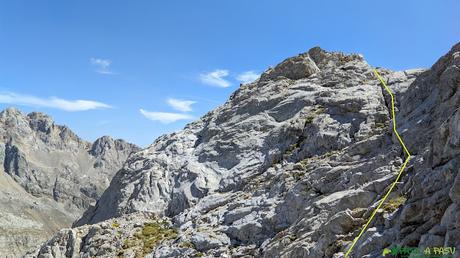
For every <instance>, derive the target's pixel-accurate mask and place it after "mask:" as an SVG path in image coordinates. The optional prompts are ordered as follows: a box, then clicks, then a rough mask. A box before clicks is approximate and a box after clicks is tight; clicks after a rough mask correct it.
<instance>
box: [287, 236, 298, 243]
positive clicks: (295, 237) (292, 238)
mask: <svg viewBox="0 0 460 258" xmlns="http://www.w3.org/2000/svg"><path fill="white" fill-rule="evenodd" d="M288 238H289V240H291V241H292V242H293V241H295V240H296V239H297V236H296V235H289V236H288Z"/></svg>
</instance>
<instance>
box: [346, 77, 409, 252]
mask: <svg viewBox="0 0 460 258" xmlns="http://www.w3.org/2000/svg"><path fill="white" fill-rule="evenodd" d="M374 73H375V75H376V76H377V78H378V79H379V80H380V82H381V83H382V84H383V86H384V87H385V90H386V91H387V92H388V94H390V96H391V117H392V119H393V131H394V132H395V134H396V137H397V138H398V140H399V143H401V145H402V147H403V149H404V151H405V153H406V160H405V161H404V163H403V165H402V167H401V169H400V170H399V173H398V176H397V177H396V180H395V181H394V182H393V183H392V184H391V187H390V189H388V191H387V193H386V194H385V196H383V198H382V200H380V203H379V205H378V206H377V207H376V208H375V210H374V211H373V212H372V215H371V217H370V218H369V220H368V221H367V223H366V224H365V225H364V227H363V229H362V230H361V232H360V233H359V235H358V236H357V237H356V238H355V239H354V240H353V243H352V244H351V246H350V248H348V251H347V252H346V253H345V256H344V258H347V257H348V255H349V254H350V253H351V251H352V250H353V247H354V246H355V245H356V242H358V240H359V238H360V237H361V235H362V234H363V233H364V232H366V229H367V227H368V226H369V224H370V223H371V222H372V220H373V219H374V216H375V214H376V213H377V211H378V210H379V209H380V207H382V205H383V203H384V202H385V200H386V199H387V198H388V196H389V195H390V193H391V191H393V188H394V187H395V185H396V183H397V182H398V181H399V178H400V177H401V175H402V173H403V171H404V169H405V168H406V165H407V163H408V162H409V159H410V157H411V154H410V152H409V150H407V147H406V145H405V144H404V142H403V140H402V139H401V136H399V133H398V130H396V116H395V97H394V95H393V93H392V92H391V90H390V88H389V87H388V86H387V85H386V83H385V81H384V80H383V79H382V77H381V76H380V74H379V73H378V72H377V70H376V69H375V68H374Z"/></svg>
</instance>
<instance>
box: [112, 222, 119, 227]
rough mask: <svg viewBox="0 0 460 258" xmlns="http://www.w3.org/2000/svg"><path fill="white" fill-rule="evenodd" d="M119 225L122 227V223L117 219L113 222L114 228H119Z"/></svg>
mask: <svg viewBox="0 0 460 258" xmlns="http://www.w3.org/2000/svg"><path fill="white" fill-rule="evenodd" d="M119 227H120V223H118V222H117V221H114V222H112V228H119Z"/></svg>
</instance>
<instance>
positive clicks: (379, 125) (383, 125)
mask: <svg viewBox="0 0 460 258" xmlns="http://www.w3.org/2000/svg"><path fill="white" fill-rule="evenodd" d="M385 127H387V125H386V124H385V123H375V128H379V129H383V128H385Z"/></svg>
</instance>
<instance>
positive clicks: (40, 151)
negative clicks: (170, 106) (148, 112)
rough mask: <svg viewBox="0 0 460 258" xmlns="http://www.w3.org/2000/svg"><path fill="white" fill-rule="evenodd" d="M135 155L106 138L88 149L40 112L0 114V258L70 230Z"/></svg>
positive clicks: (131, 148)
mask: <svg viewBox="0 0 460 258" xmlns="http://www.w3.org/2000/svg"><path fill="white" fill-rule="evenodd" d="M137 150H138V148H137V147H136V146H134V145H132V144H129V143H126V142H124V141H122V140H113V139H111V138H109V137H102V138H100V139H98V140H97V141H96V142H95V143H94V144H91V143H89V142H86V141H84V140H82V139H80V138H79V137H78V136H77V135H75V134H74V133H73V132H72V131H71V130H70V129H69V128H67V127H65V126H60V125H56V124H55V123H54V122H53V120H52V119H51V118H50V117H49V116H47V115H45V114H42V113H30V114H28V115H25V114H23V113H21V112H20V111H19V110H17V109H14V108H9V109H6V110H4V111H3V112H1V113H0V161H1V163H2V166H1V170H2V172H1V174H0V192H1V194H0V218H1V219H0V221H1V223H0V228H1V230H0V257H4V256H8V255H11V256H13V257H17V256H19V255H21V254H24V253H25V251H26V250H28V249H29V250H30V249H31V248H34V247H35V246H36V245H38V244H39V243H40V242H42V241H44V240H45V239H46V238H48V237H49V235H50V234H54V233H55V232H56V231H57V230H58V229H60V228H62V227H68V226H70V225H71V224H72V222H73V221H74V220H75V219H76V218H78V217H79V216H81V214H82V213H83V211H84V210H85V209H87V208H88V207H89V206H90V204H92V203H95V201H96V200H97V199H98V198H99V197H100V196H101V194H102V192H103V191H104V190H105V188H107V186H108V185H109V182H110V180H111V178H112V176H113V175H114V174H115V172H116V171H117V170H119V169H120V167H121V166H122V164H123V162H124V161H125V160H126V159H127V158H128V156H129V155H130V154H131V153H132V152H134V151H137Z"/></svg>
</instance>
